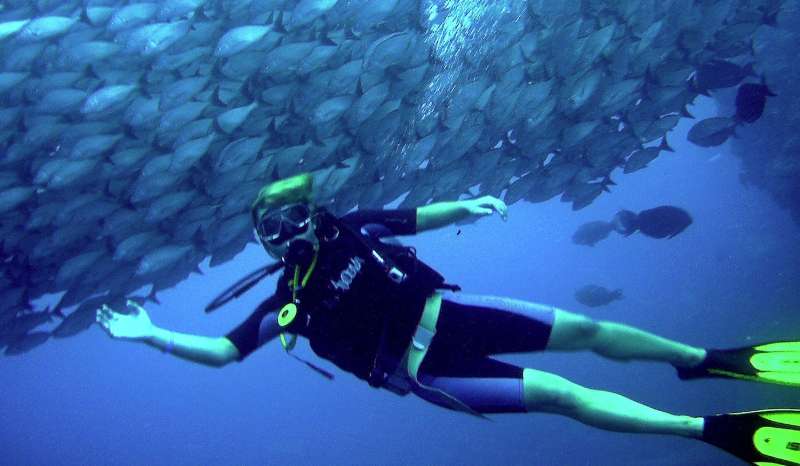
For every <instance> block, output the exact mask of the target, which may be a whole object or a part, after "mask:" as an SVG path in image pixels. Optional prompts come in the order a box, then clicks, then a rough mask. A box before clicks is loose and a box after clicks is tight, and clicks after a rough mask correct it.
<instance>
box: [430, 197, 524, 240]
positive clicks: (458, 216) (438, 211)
mask: <svg viewBox="0 0 800 466" xmlns="http://www.w3.org/2000/svg"><path fill="white" fill-rule="evenodd" d="M495 211H496V212H497V213H499V214H500V216H501V217H503V220H505V219H506V217H507V216H508V206H506V203H505V202H503V201H501V200H500V199H497V198H496V197H493V196H483V197H479V198H477V199H466V200H463V201H452V202H437V203H434V204H428V205H426V206H422V207H419V208H417V232H420V231H425V230H433V229H435V228H440V227H443V226H446V225H449V224H451V223H455V222H458V221H459V220H463V219H465V218H467V217H469V216H471V215H480V216H483V215H492V213H494V212H495Z"/></svg>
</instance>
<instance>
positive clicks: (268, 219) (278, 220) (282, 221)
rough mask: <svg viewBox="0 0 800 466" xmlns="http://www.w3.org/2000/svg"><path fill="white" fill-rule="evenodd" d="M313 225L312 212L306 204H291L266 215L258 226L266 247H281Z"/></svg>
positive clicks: (257, 231)
mask: <svg viewBox="0 0 800 466" xmlns="http://www.w3.org/2000/svg"><path fill="white" fill-rule="evenodd" d="M309 223H311V211H310V210H309V208H308V206H307V205H305V204H289V205H286V206H283V207H281V208H280V209H278V210H274V211H272V212H269V213H268V214H266V215H265V216H264V217H263V218H262V219H261V221H260V222H259V223H258V225H256V233H258V238H259V239H260V240H261V243H262V244H263V245H264V246H267V245H272V246H279V245H281V244H283V243H285V242H287V241H289V240H290V239H292V238H294V237H295V236H297V235H300V234H302V233H305V232H306V230H308V225H309Z"/></svg>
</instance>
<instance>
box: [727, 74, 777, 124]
mask: <svg viewBox="0 0 800 466" xmlns="http://www.w3.org/2000/svg"><path fill="white" fill-rule="evenodd" d="M767 97H775V94H773V93H772V91H770V90H769V88H768V87H767V86H766V85H764V84H754V83H746V84H742V85H741V86H739V90H738V91H737V92H736V116H735V117H734V118H735V119H736V121H738V122H744V123H753V122H755V121H756V120H758V119H759V118H761V115H762V114H763V113H764V106H765V105H766V104H767Z"/></svg>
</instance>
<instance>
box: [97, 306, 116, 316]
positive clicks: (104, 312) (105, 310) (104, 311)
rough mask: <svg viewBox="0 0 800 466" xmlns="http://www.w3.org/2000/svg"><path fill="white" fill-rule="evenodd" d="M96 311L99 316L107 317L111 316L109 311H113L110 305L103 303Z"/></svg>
mask: <svg viewBox="0 0 800 466" xmlns="http://www.w3.org/2000/svg"><path fill="white" fill-rule="evenodd" d="M97 312H98V314H99V315H100V316H101V317H105V318H109V317H111V313H112V312H113V311H112V310H111V308H110V307H108V306H107V305H105V304H103V305H102V306H100V309H98V310H97Z"/></svg>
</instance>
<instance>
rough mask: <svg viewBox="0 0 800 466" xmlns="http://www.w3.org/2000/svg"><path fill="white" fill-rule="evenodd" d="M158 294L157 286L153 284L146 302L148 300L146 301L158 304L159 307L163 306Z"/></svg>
mask: <svg viewBox="0 0 800 466" xmlns="http://www.w3.org/2000/svg"><path fill="white" fill-rule="evenodd" d="M156 293H157V291H156V285H155V284H153V285H152V286H151V287H150V293H148V294H147V296H146V297H145V300H146V301H151V302H154V303H156V304H158V305H161V301H159V300H158V296H156Z"/></svg>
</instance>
